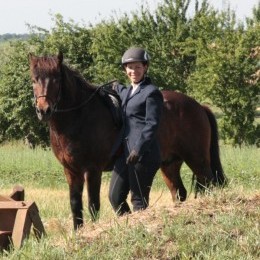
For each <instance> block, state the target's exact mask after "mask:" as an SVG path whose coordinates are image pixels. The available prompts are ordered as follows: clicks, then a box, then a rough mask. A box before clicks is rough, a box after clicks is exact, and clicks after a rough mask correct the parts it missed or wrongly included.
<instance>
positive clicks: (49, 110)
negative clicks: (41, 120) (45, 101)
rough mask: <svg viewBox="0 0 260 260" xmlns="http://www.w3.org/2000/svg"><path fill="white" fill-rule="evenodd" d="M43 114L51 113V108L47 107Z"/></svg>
mask: <svg viewBox="0 0 260 260" xmlns="http://www.w3.org/2000/svg"><path fill="white" fill-rule="evenodd" d="M45 114H46V115H49V114H51V108H50V107H48V108H47V109H46V111H45Z"/></svg>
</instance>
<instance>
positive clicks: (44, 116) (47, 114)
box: [36, 106, 52, 121]
mask: <svg viewBox="0 0 260 260" xmlns="http://www.w3.org/2000/svg"><path fill="white" fill-rule="evenodd" d="M36 114H37V117H38V119H39V120H40V121H49V120H50V119H51V116H52V109H51V108H50V107H49V106H48V107H46V108H45V109H41V108H39V107H36Z"/></svg>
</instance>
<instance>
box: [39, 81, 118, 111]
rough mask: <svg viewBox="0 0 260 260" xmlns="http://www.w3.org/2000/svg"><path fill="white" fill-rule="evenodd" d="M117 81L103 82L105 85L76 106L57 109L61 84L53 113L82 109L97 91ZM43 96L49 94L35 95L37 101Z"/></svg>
mask: <svg viewBox="0 0 260 260" xmlns="http://www.w3.org/2000/svg"><path fill="white" fill-rule="evenodd" d="M116 81H117V80H112V81H110V82H108V83H105V84H103V85H101V86H99V87H97V88H96V90H95V91H94V92H93V93H92V94H91V95H90V96H89V98H88V99H86V100H85V101H83V102H82V103H81V104H79V105H77V106H75V107H71V108H66V109H57V106H58V103H59V101H60V96H61V85H60V86H59V91H58V96H57V100H56V102H55V104H54V105H53V107H54V109H53V113H65V112H71V111H75V110H77V109H80V108H81V107H83V106H85V105H87V104H88V103H89V102H90V101H91V99H92V98H93V97H94V96H95V95H96V94H97V92H98V91H99V90H100V89H101V88H103V87H105V86H107V85H110V84H112V83H114V82H116ZM41 97H46V98H47V96H45V95H41V96H38V97H35V100H36V102H37V100H38V99H39V98H41ZM36 102H35V104H36Z"/></svg>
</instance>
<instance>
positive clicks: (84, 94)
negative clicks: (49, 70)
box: [61, 69, 94, 108]
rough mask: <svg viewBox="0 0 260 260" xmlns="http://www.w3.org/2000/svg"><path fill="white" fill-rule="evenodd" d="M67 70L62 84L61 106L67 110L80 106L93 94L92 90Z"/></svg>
mask: <svg viewBox="0 0 260 260" xmlns="http://www.w3.org/2000/svg"><path fill="white" fill-rule="evenodd" d="M67 70H68V73H66V74H65V75H64V78H63V82H62V100H61V103H62V105H63V106H64V108H65V106H66V107H67V108H69V107H72V106H77V105H80V104H81V103H82V102H84V101H85V100H86V99H87V98H88V97H89V96H91V95H92V93H93V92H94V88H93V87H92V86H90V85H88V84H87V82H85V81H84V80H83V79H81V78H80V76H78V75H77V74H75V73H74V72H71V71H69V69H67Z"/></svg>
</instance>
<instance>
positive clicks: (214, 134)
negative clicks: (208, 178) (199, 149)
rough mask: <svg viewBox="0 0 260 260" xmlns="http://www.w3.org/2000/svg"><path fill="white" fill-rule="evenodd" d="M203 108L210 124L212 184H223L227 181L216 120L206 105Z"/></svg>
mask: <svg viewBox="0 0 260 260" xmlns="http://www.w3.org/2000/svg"><path fill="white" fill-rule="evenodd" d="M203 109H204V111H205V112H206V114H207V116H208V119H209V122H210V126H211V143H210V167H211V170H212V173H213V175H214V184H215V185H220V186H224V185H225V184H226V183H227V178H226V176H225V174H224V171H223V168H222V165H221V161H220V154H219V137H218V125H217V120H216V118H215V116H214V114H213V112H212V111H211V110H210V109H209V108H208V107H206V106H203Z"/></svg>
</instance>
